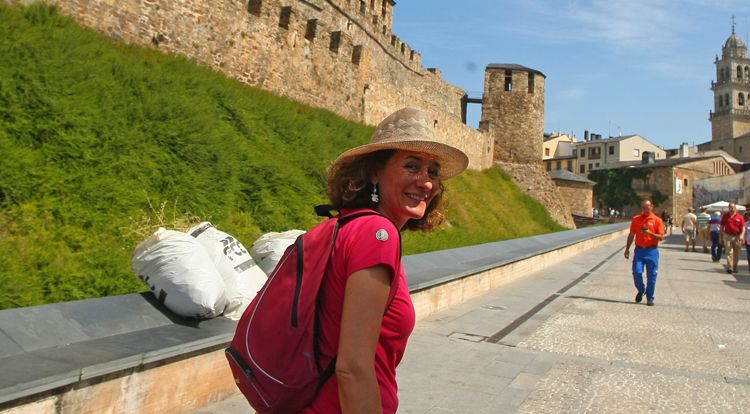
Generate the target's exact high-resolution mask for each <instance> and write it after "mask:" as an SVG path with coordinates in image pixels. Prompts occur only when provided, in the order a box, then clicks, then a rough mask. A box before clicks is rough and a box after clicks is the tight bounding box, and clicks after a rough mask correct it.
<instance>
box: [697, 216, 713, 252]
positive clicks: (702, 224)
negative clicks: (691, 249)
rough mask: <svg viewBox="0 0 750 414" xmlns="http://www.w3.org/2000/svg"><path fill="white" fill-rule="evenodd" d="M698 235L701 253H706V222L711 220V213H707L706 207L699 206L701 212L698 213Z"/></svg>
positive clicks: (707, 238)
mask: <svg viewBox="0 0 750 414" xmlns="http://www.w3.org/2000/svg"><path fill="white" fill-rule="evenodd" d="M697 219H698V237H699V238H700V239H701V245H702V246H703V253H708V240H709V236H708V233H709V231H708V222H709V221H711V215H710V214H708V207H701V212H700V214H698V217H697Z"/></svg>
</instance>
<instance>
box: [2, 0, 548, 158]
mask: <svg viewBox="0 0 750 414" xmlns="http://www.w3.org/2000/svg"><path fill="white" fill-rule="evenodd" d="M35 1H47V2H49V3H53V4H56V5H57V6H58V8H59V9H60V10H61V11H62V12H63V13H66V14H69V15H71V16H73V17H74V18H75V19H77V20H78V21H79V22H81V23H82V24H84V25H87V26H90V27H92V28H95V29H97V30H99V31H101V32H103V33H105V34H107V35H109V36H111V37H113V38H115V39H118V40H121V41H124V42H128V43H135V44H140V45H147V46H152V47H156V48H159V49H161V50H164V51H166V52H170V53H178V54H182V55H185V56H188V57H190V58H192V59H195V60H196V61H197V62H200V63H202V64H205V65H208V66H210V67H212V68H214V69H216V70H219V71H222V72H224V73H225V74H227V75H228V76H231V77H234V78H236V79H239V80H240V81H242V82H244V83H246V84H248V85H252V86H256V87H259V88H262V89H265V90H268V91H271V92H273V93H276V94H278V95H282V96H287V97H289V98H292V99H295V100H297V101H300V102H303V103H305V104H308V105H311V106H316V107H321V108H326V109H329V110H331V111H334V112H336V113H338V114H339V115H341V116H344V117H346V118H349V119H352V120H355V121H360V122H364V123H367V124H371V125H375V124H377V123H378V122H379V121H380V120H382V119H383V118H384V117H386V116H387V115H389V114H390V113H392V112H393V111H394V110H396V109H399V108H402V107H406V106H412V107H418V108H421V109H423V110H425V111H426V112H427V113H428V114H429V116H430V117H432V118H433V125H434V126H435V128H436V130H437V132H438V135H439V136H441V137H443V139H444V140H446V141H448V142H450V143H451V144H454V145H456V146H458V147H459V148H461V149H463V150H464V151H466V152H467V154H468V155H469V159H470V164H469V166H470V168H474V169H485V168H489V167H491V166H492V165H493V162H494V161H495V160H497V159H505V158H508V157H506V155H507V154H514V155H513V156H512V157H510V159H513V160H516V161H521V162H534V161H535V159H534V160H532V158H533V157H532V155H534V156H536V155H537V153H539V152H540V151H541V144H540V145H539V149H538V151H537V149H536V148H535V146H536V144H537V143H538V142H541V137H542V130H543V117H544V113H543V105H544V104H543V102H544V88H543V85H544V80H543V75H542V74H541V73H540V72H537V71H533V70H532V71H531V72H528V73H531V74H530V75H528V74H527V71H520V72H519V73H518V74H515V73H514V74H513V76H514V77H515V76H521V77H523V79H521V78H519V80H514V81H513V82H515V83H517V84H519V85H520V83H521V82H522V81H523V82H526V81H527V80H528V81H529V82H533V81H534V79H536V78H537V77H538V81H537V85H536V88H537V92H535V93H529V94H524V96H521V95H520V94H519V95H517V96H516V94H515V93H514V94H506V93H505V92H491V93H489V92H488V91H485V98H484V102H483V103H482V105H483V116H482V124H481V125H482V126H483V127H482V128H480V129H481V130H477V129H474V128H470V127H468V126H466V124H465V114H466V112H465V111H466V109H465V105H466V103H467V94H466V91H464V90H463V89H461V88H459V87H457V86H455V85H452V84H450V83H448V82H447V81H445V80H444V79H443V78H442V76H441V72H440V69H438V68H424V67H423V66H422V56H421V54H420V53H419V52H418V51H416V50H414V49H413V48H412V47H411V46H409V44H408V43H406V42H404V41H403V40H402V39H401V38H400V37H399V36H398V35H396V34H395V33H394V32H393V14H394V10H395V2H394V1H393V0H224V1H221V2H205V1H203V0H170V1H166V0H118V1H116V2H113V1H111V0H10V2H11V3H32V2H35ZM488 69H491V68H488ZM524 69H525V68H524ZM490 72H492V73H494V72H495V71H494V69H492V70H490ZM521 72H523V73H521ZM488 73H489V72H488ZM487 76H489V75H487V74H486V76H485V83H486V84H490V85H492V84H494V83H495V82H494V78H492V79H490V78H488V77H487ZM493 76H494V75H493ZM498 76H500V75H498ZM503 76H504V75H503ZM532 87H533V86H532ZM485 89H487V86H485ZM519 114H522V115H523V118H524V119H526V120H527V121H528V122H526V124H524V125H519V124H518V122H516V121H515V119H517V118H518V115H519ZM529 126H534V127H533V128H530V127H529ZM529 134H533V135H534V136H533V137H530V136H528V135H529ZM536 135H539V136H538V137H536ZM508 136H513V137H516V138H514V139H512V140H508V139H506V138H505V137H508ZM515 154H519V155H520V154H523V156H522V157H519V156H517V155H515Z"/></svg>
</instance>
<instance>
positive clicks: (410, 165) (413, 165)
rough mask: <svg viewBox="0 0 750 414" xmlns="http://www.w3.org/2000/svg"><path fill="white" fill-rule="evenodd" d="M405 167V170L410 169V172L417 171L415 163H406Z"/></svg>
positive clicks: (417, 166) (417, 167)
mask: <svg viewBox="0 0 750 414" xmlns="http://www.w3.org/2000/svg"><path fill="white" fill-rule="evenodd" d="M405 168H406V169H407V170H409V171H411V172H417V171H419V165H417V164H416V163H413V162H410V163H407V164H406V166H405Z"/></svg>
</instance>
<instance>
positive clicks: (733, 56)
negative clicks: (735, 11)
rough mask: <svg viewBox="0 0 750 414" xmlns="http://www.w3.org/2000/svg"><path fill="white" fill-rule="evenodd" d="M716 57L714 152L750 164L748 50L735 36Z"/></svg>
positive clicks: (713, 117)
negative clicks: (728, 155)
mask: <svg viewBox="0 0 750 414" xmlns="http://www.w3.org/2000/svg"><path fill="white" fill-rule="evenodd" d="M734 26H735V25H734V23H732V34H731V35H730V36H729V38H728V39H727V41H726V42H725V43H724V47H722V49H721V59H719V57H718V56H717V57H716V59H715V61H714V64H715V65H716V81H715V82H711V90H712V91H713V92H714V109H713V110H712V111H711V113H710V115H709V119H710V121H711V149H714V150H717V149H722V150H724V151H726V152H727V153H729V154H731V155H732V156H734V157H735V158H737V159H739V160H741V161H745V162H747V161H750V102H748V99H750V59H748V57H747V46H745V43H744V42H743V41H742V39H740V37H739V36H737V34H736V33H735V27H734Z"/></svg>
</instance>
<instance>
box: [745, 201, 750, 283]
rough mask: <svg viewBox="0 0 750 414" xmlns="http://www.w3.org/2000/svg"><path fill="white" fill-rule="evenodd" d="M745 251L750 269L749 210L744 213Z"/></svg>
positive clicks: (749, 269) (749, 268)
mask: <svg viewBox="0 0 750 414" xmlns="http://www.w3.org/2000/svg"><path fill="white" fill-rule="evenodd" d="M744 217H745V252H746V253H747V269H748V271H750V229H749V228H748V227H750V212H746V213H745V215H744Z"/></svg>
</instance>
